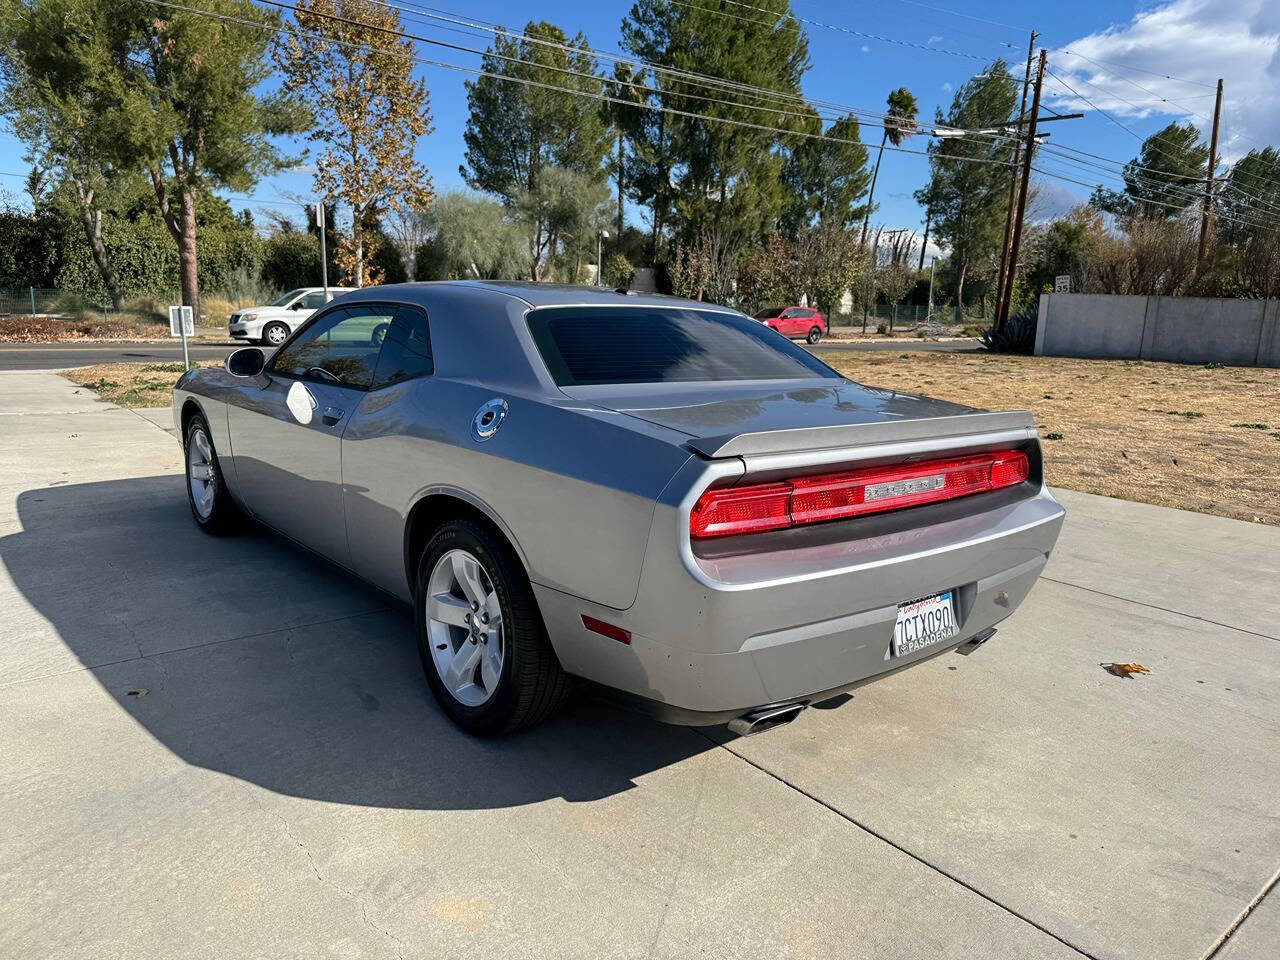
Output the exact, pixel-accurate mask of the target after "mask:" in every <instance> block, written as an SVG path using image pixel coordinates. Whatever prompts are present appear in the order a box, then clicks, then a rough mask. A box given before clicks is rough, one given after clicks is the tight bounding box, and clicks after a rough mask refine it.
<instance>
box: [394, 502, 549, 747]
mask: <svg viewBox="0 0 1280 960" xmlns="http://www.w3.org/2000/svg"><path fill="white" fill-rule="evenodd" d="M414 600H415V603H414V607H415V610H416V617H415V619H416V621H417V627H418V652H419V654H420V656H421V659H422V669H423V672H424V673H425V674H426V677H427V683H428V685H429V686H430V687H431V692H432V693H433V694H434V695H435V698H436V700H437V701H438V702H439V704H440V706H441V708H442V709H443V710H444V712H445V713H447V714H448V715H449V717H450V718H451V719H452V720H453V721H454V722H455V723H457V724H458V725H459V726H460V727H462V728H463V729H464V730H466V731H467V732H468V733H471V734H474V735H476V736H482V737H486V736H494V735H496V734H501V733H507V732H510V731H513V730H517V729H519V728H521V727H527V726H531V725H533V724H536V723H540V722H541V721H543V720H545V719H546V718H547V717H549V716H550V715H551V714H552V713H553V712H554V711H555V709H556V708H557V707H558V706H559V705H560V704H561V703H562V702H563V701H564V699H565V697H566V696H567V694H568V691H569V678H568V676H567V675H566V674H565V673H564V671H563V670H562V669H561V668H560V662H559V661H558V660H557V659H556V655H555V652H554V651H553V650H552V649H551V643H550V641H549V640H548V639H547V631H546V628H545V627H544V626H543V623H542V616H541V614H539V612H538V607H537V603H536V602H535V600H534V597H533V589H532V587H530V585H529V579H528V577H526V576H525V573H524V570H523V568H522V567H521V565H520V561H519V559H518V558H517V557H516V556H515V554H514V552H513V551H512V550H511V548H510V546H508V545H507V544H506V543H505V542H504V541H503V540H502V539H501V538H499V537H497V536H495V535H494V534H493V533H492V532H490V531H489V530H487V529H485V528H484V527H482V526H480V525H479V524H477V523H474V522H472V521H470V520H464V519H458V520H451V521H449V522H447V523H445V524H443V525H442V526H441V527H440V529H438V530H437V531H436V533H435V535H434V536H432V538H431V540H430V542H429V543H428V544H427V547H426V549H425V550H424V551H423V552H422V557H421V558H420V560H419V562H418V572H417V581H416V585H415V590H414Z"/></svg>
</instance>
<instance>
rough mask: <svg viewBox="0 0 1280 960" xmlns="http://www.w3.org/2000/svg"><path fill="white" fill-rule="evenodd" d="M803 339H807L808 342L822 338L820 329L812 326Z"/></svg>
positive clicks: (815, 341) (814, 341)
mask: <svg viewBox="0 0 1280 960" xmlns="http://www.w3.org/2000/svg"><path fill="white" fill-rule="evenodd" d="M805 339H806V340H808V341H809V342H810V343H817V342H818V341H819V340H821V339H822V331H821V330H819V329H818V328H817V327H813V328H812V329H811V330H810V331H809V336H807V337H805Z"/></svg>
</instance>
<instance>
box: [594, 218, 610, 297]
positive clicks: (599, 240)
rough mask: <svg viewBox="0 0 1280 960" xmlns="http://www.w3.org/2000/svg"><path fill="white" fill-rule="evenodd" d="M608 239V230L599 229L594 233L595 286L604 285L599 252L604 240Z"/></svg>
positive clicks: (601, 250) (602, 264) (600, 252)
mask: <svg viewBox="0 0 1280 960" xmlns="http://www.w3.org/2000/svg"><path fill="white" fill-rule="evenodd" d="M608 239H609V231H608V230H601V231H600V232H599V233H597V234H596V286H597V287H603V286H604V261H603V260H602V259H601V254H602V252H603V249H604V241H605V240H608Z"/></svg>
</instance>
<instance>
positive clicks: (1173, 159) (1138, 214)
mask: <svg viewBox="0 0 1280 960" xmlns="http://www.w3.org/2000/svg"><path fill="white" fill-rule="evenodd" d="M1208 162H1209V147H1208V146H1207V145H1205V144H1204V143H1201V142H1200V133H1199V131H1198V130H1196V128H1195V126H1194V125H1193V124H1190V123H1183V124H1179V123H1171V124H1169V125H1168V126H1167V127H1165V128H1164V129H1163V130H1159V131H1157V132H1156V133H1153V134H1152V135H1151V136H1149V137H1147V139H1146V140H1144V141H1142V149H1141V150H1140V151H1139V152H1138V155H1137V156H1136V157H1134V158H1133V159H1132V160H1130V161H1129V162H1128V163H1126V164H1125V165H1124V171H1123V173H1122V174H1121V177H1122V178H1123V180H1124V189H1123V190H1121V191H1115V190H1108V189H1105V188H1104V187H1101V186H1099V187H1098V188H1097V189H1096V190H1095V191H1094V192H1093V197H1092V199H1091V201H1090V202H1091V203H1092V204H1093V205H1094V206H1095V207H1097V208H1098V209H1099V210H1103V211H1105V212H1107V213H1112V214H1115V215H1116V216H1117V217H1120V218H1121V219H1122V220H1150V219H1161V220H1168V219H1172V218H1173V217H1176V216H1177V215H1178V214H1179V213H1181V212H1182V211H1183V210H1185V209H1186V208H1187V207H1190V206H1192V205H1193V204H1196V203H1199V202H1200V198H1201V196H1202V195H1203V194H1202V190H1203V188H1204V180H1205V176H1206V173H1205V165H1206V164H1207V163H1208Z"/></svg>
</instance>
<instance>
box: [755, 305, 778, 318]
mask: <svg viewBox="0 0 1280 960" xmlns="http://www.w3.org/2000/svg"><path fill="white" fill-rule="evenodd" d="M780 313H782V307H765V308H764V309H763V310H761V311H760V312H759V313H757V314H756V315H755V317H756V319H757V320H772V319H773V318H774V317H776V316H777V315H778V314H780Z"/></svg>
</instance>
